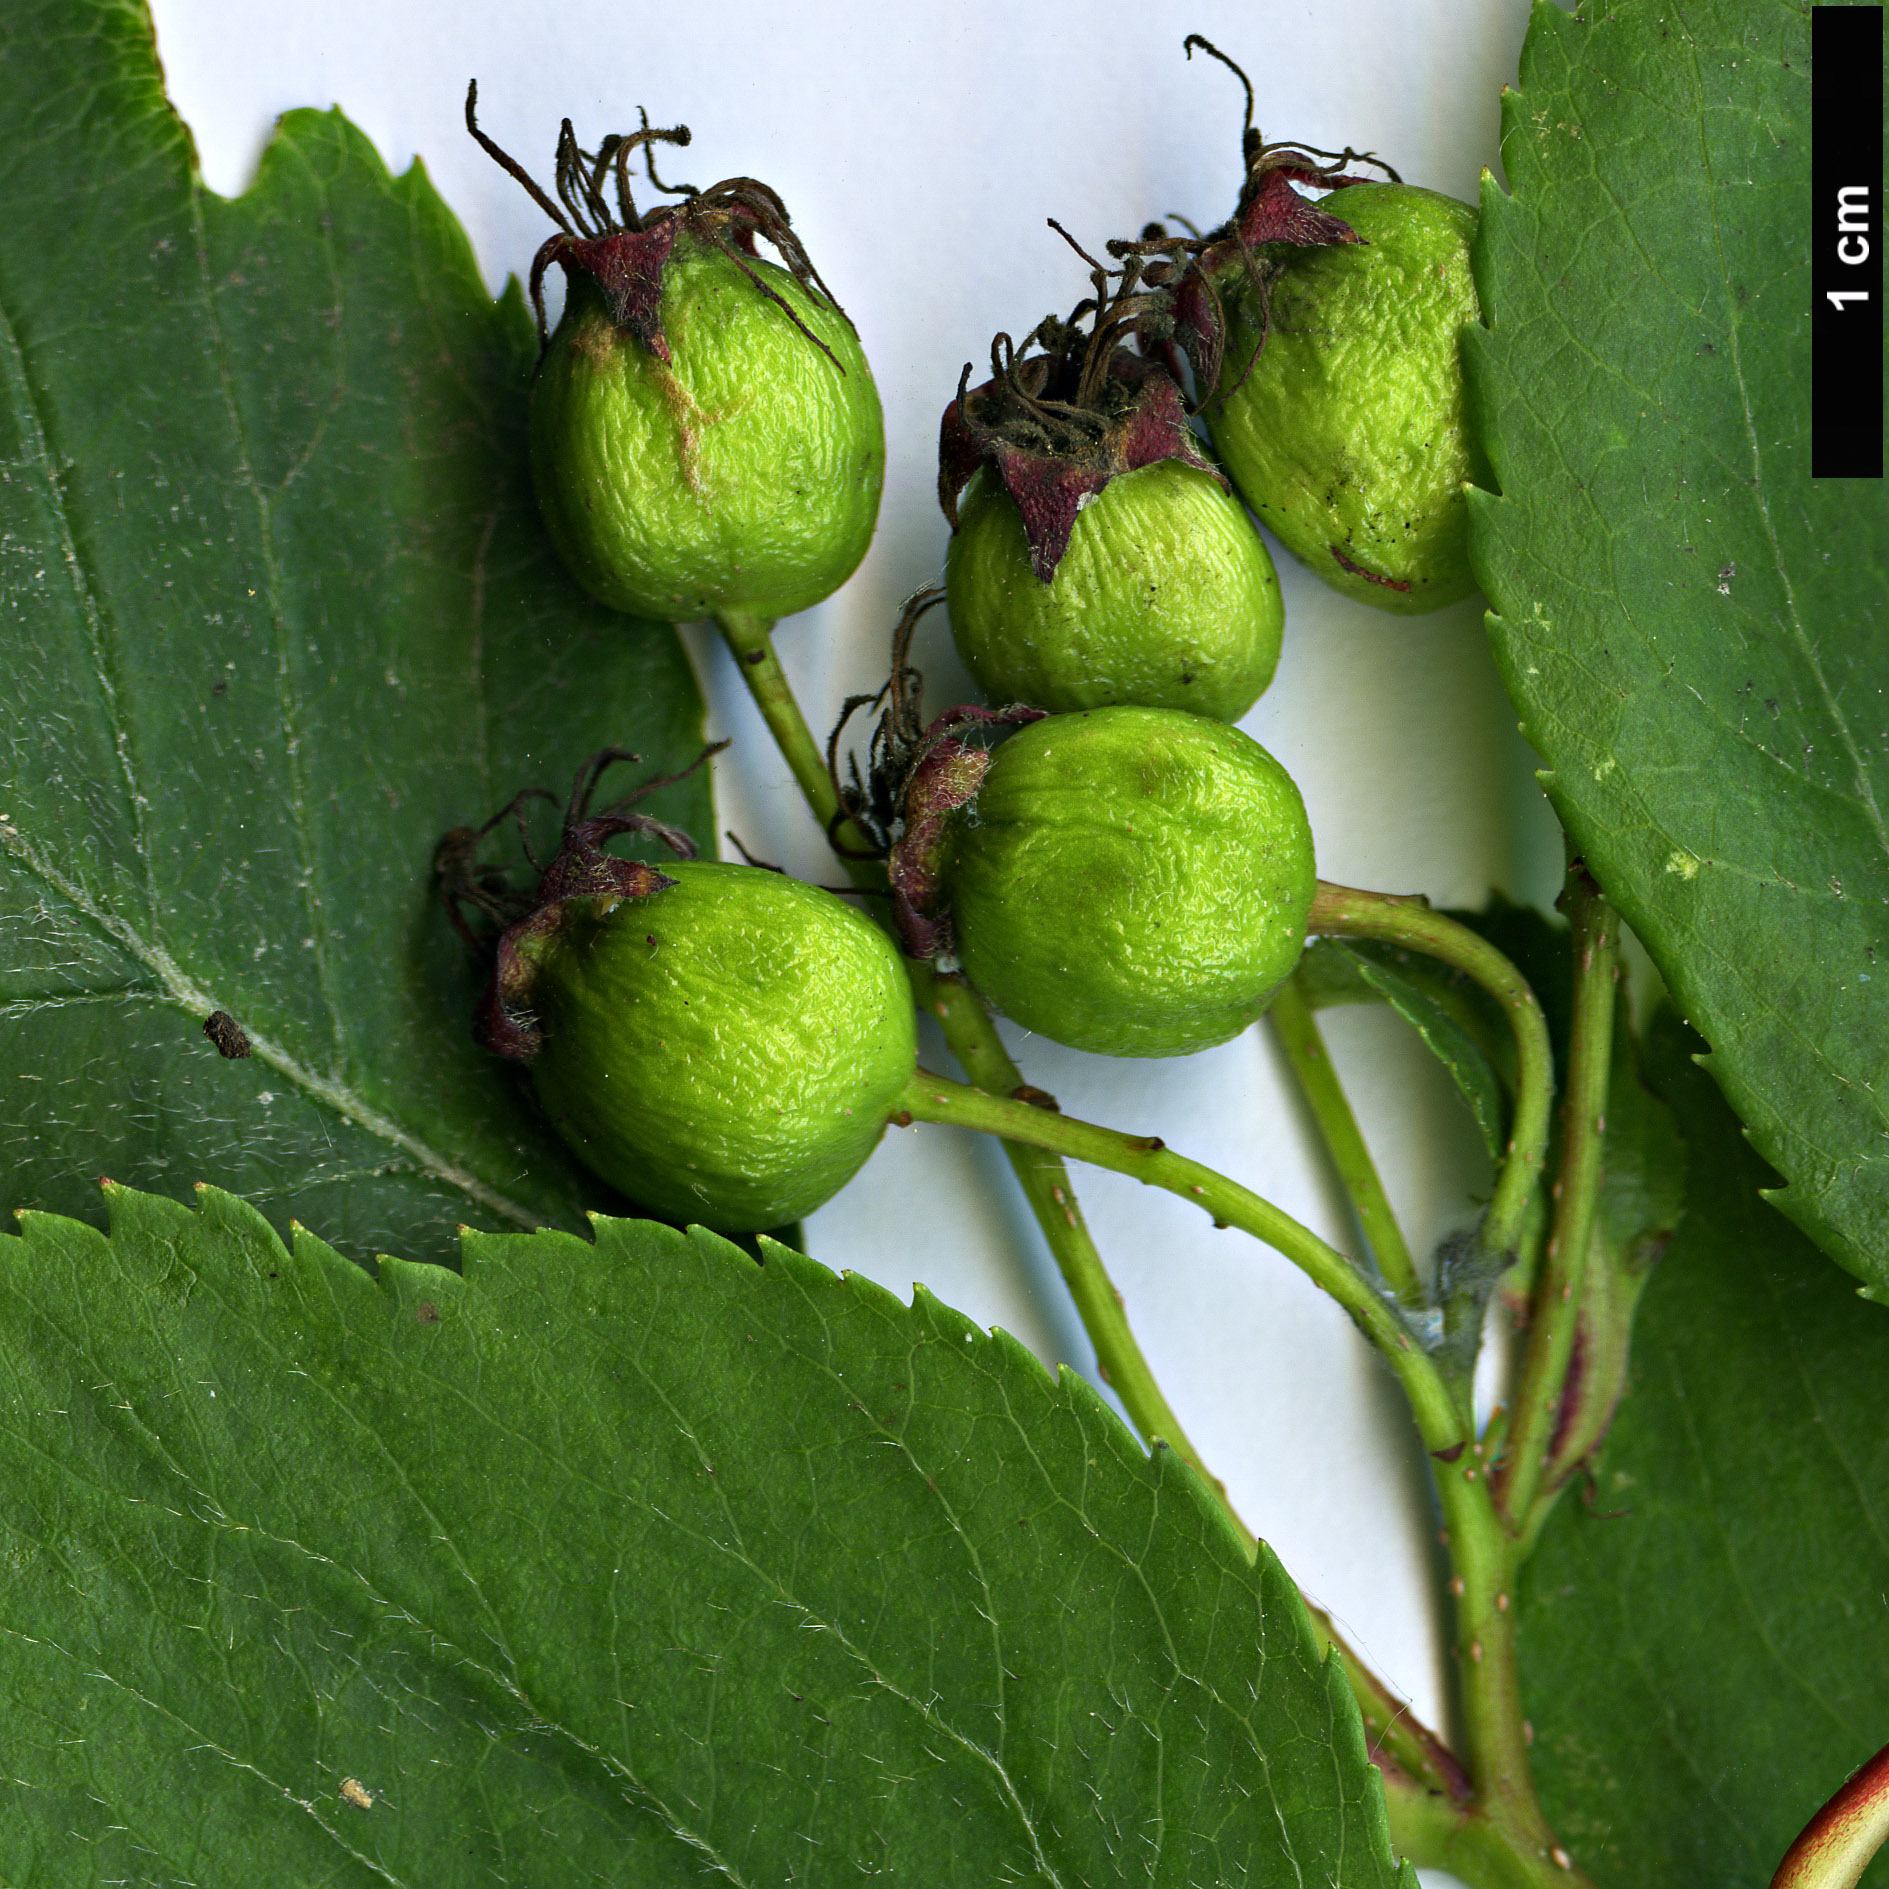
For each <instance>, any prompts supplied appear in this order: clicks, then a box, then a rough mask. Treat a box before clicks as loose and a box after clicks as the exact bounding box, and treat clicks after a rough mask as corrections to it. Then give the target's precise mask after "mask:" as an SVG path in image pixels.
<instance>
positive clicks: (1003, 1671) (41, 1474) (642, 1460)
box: [0, 1190, 1398, 1889]
mask: <svg viewBox="0 0 1889 1889" xmlns="http://www.w3.org/2000/svg"><path fill="white" fill-rule="evenodd" d="M111 1222H112V1229H111V1237H110V1238H109V1239H107V1238H106V1237H105V1236H104V1235H102V1234H100V1233H98V1232H96V1231H94V1230H93V1229H91V1228H89V1227H85V1226H82V1225H80V1224H78V1223H76V1222H73V1221H70V1220H64V1219H59V1218H54V1217H51V1216H41V1215H31V1216H28V1217H27V1219H26V1221H25V1223H24V1233H25V1237H24V1238H23V1239H21V1240H17V1241H14V1240H7V1241H4V1242H0V1452H3V1454H4V1461H3V1462H0V1484H3V1485H4V1486H5V1487H6V1489H7V1491H8V1500H7V1503H6V1505H5V1508H4V1510H3V1511H0V1628H3V1629H4V1631H0V1702H3V1704H0V1711H3V1712H4V1717H5V1720H6V1724H7V1762H6V1765H5V1767H4V1782H3V1783H0V1805H3V1806H4V1808H3V1809H0V1877H4V1879H5V1880H7V1881H8V1882H10V1883H15V1884H19V1885H22V1886H24V1885H27V1884H38V1883H44V1884H48V1885H51V1884H65V1883H69V1882H72V1881H75V1880H78V1879H79V1876H80V1874H81V1872H82V1873H83V1876H84V1879H85V1880H88V1881H104V1880H124V1879H132V1880H138V1881H146V1880H154V1879H155V1878H156V1876H158V1875H162V1876H163V1877H164V1878H165V1879H167V1880H189V1881H191V1882H194V1883H198V1884H200V1885H202V1886H203V1889H215V1886H216V1885H219V1884H229V1885H233V1886H240V1889H249V1885H252V1884H255V1883H282V1884H290V1883H293V1884H297V1885H301V1884H314V1883H333V1884H343V1883H349V1884H351V1883H356V1882H359V1883H363V1884H365V1883H368V1882H377V1883H388V1882H392V1883H408V1884H413V1885H416V1889H447V1886H449V1885H451V1884H455V1883H473V1882H479V1883H485V1882H490V1881H492V1880H494V1879H495V1878H496V1877H498V1876H500V1875H502V1876H503V1878H504V1880H506V1881H508V1882H512V1883H545V1884H556V1885H559V1889H564V1886H565V1885H569V1884H573V1883H579V1882H609V1883H617V1884H627V1883H636V1884H645V1883H650V1884H653V1883H667V1882H671V1881H673V1882H677V1883H685V1882H686V1883H693V1882H698V1881H700V1880H701V1879H702V1876H703V1874H704V1872H705V1871H706V1872H708V1873H711V1874H713V1873H715V1872H717V1871H719V1872H720V1874H721V1876H722V1877H723V1878H725V1879H726V1880H729V1881H732V1882H737V1883H747V1884H760V1883H776V1882H795V1883H801V1884H807V1885H816V1884H824V1883H831V1884H834V1885H841V1884H851V1883H853V1882H856V1881H857V1880H859V1878H860V1877H861V1876H862V1875H863V1876H887V1877H892V1878H894V1879H897V1880H900V1881H906V1882H915V1883H923V1884H925V1885H927V1889H951V1886H952V1885H963V1886H964V1889H972V1886H973V1885H974V1886H975V1889H987V1886H988V1885H989V1884H991V1883H1013V1882H1014V1883H1041V1884H1061V1885H1065V1886H1066V1889H1075V1886H1076V1885H1084V1886H1085V1889H1091V1886H1095V1885H1101V1884H1107V1883H1118V1882H1119V1883H1135V1882H1148V1883H1154V1882H1161V1883H1195V1882H1220V1883H1245V1884H1252V1885H1271V1884H1277V1885H1280V1886H1281V1889H1285V1885H1292V1886H1293V1889H1298V1886H1299V1885H1303V1884H1306V1883H1311V1882H1318V1883H1327V1882H1330V1883H1339V1882H1342V1883H1343V1884H1344V1885H1345V1886H1346V1889H1363V1886H1364V1885H1370V1884H1383V1885H1388V1884H1390V1883H1392V1882H1394V1881H1396V1880H1398V1872H1397V1869H1396V1867H1395V1866H1394V1864H1393V1863H1392V1862H1391V1860H1390V1858H1389V1855H1388V1851H1387V1849H1386V1834H1385V1824H1384V1812H1383V1804H1382V1798H1381V1795H1380V1793H1379V1788H1378V1784H1377V1779H1376V1774H1375V1772H1374V1771H1372V1770H1371V1768H1370V1767H1369V1765H1368V1763H1367V1761H1366V1758H1365V1751H1364V1743H1363V1735H1362V1731H1361V1728H1360V1726H1359V1723H1358V1719H1357V1715H1356V1711H1355V1708H1354V1706H1353V1704H1352V1701H1351V1698H1350V1695H1349V1692H1348V1690H1347V1688H1346V1687H1345V1684H1344V1681H1343V1677H1342V1674H1341V1673H1340V1672H1339V1670H1338V1668H1337V1666H1336V1665H1335V1664H1330V1665H1325V1666H1321V1664H1320V1662H1319V1659H1318V1657H1317V1653H1316V1650H1315V1646H1314V1642H1313V1639H1312V1635H1311V1629H1310V1623H1309V1620H1308V1618H1307V1616H1306V1614H1305V1611H1304V1608H1303V1606H1302V1604H1301V1603H1300V1601H1299V1599H1298V1596H1297V1592H1296V1590H1295V1589H1294V1588H1293V1586H1292V1584H1291V1583H1290V1581H1288V1580H1287V1579H1286V1577H1285V1576H1284V1575H1283V1574H1282V1573H1281V1572H1280V1570H1279V1568H1278V1565H1277V1563H1276V1562H1275V1561H1274V1560H1273V1558H1272V1556H1271V1555H1270V1554H1269V1553H1267V1552H1266V1551H1265V1550H1263V1549H1262V1550H1261V1553H1260V1558H1259V1561H1258V1563H1257V1565H1255V1564H1253V1563H1251V1562H1249V1561H1248V1560H1247V1558H1246V1555H1245V1552H1244V1550H1243V1548H1242V1546H1241V1544H1240V1542H1239V1541H1238V1539H1237V1538H1236V1536H1235V1535H1234V1533H1233V1531H1232V1529H1231V1526H1230V1525H1229V1524H1228V1523H1227V1521H1226V1519H1225V1517H1224V1515H1223V1514H1222V1512H1221V1510H1220V1509H1219V1507H1218V1505H1217V1503H1216V1502H1215V1501H1214V1500H1213V1499H1212V1498H1211V1497H1210V1496H1209V1495H1208V1494H1207V1493H1206V1491H1205V1490H1204V1488H1203V1485H1202V1484H1201V1483H1200V1482H1199V1480H1198V1479H1197V1478H1196V1477H1195V1476H1194V1475H1193V1473H1192V1472H1191V1471H1190V1470H1188V1469H1187V1468H1185V1466H1183V1465H1182V1464H1180V1463H1179V1462H1178V1460H1177V1459H1176V1458H1174V1457H1173V1456H1172V1455H1171V1454H1170V1453H1169V1452H1167V1451H1165V1450H1159V1451H1157V1452H1156V1453H1155V1454H1154V1456H1153V1457H1152V1458H1149V1457H1148V1456H1146V1455H1145V1454H1144V1453H1143V1451H1142V1450H1141V1448H1140V1446H1139V1445H1138V1444H1137V1443H1135V1442H1134V1440H1133V1439H1132V1438H1131V1437H1130V1436H1129V1435H1128V1433H1127V1431H1126V1430H1125V1429H1123V1427H1122V1426H1121V1424H1120V1423H1119V1422H1118V1421H1117V1420H1116V1419H1115V1418H1114V1417H1113V1416H1112V1415H1110V1414H1109V1413H1108V1412H1107V1411H1106V1410H1105V1408H1104V1407H1103V1406H1102V1404H1101V1403H1100V1401H1099V1400H1098V1398H1097V1397H1096V1396H1095V1394H1094V1393H1093V1392H1091V1391H1090V1390H1089V1389H1088V1388H1087V1387H1086V1386H1085V1385H1084V1384H1083V1383H1082V1382H1081V1381H1080V1380H1078V1379H1076V1378H1074V1377H1073V1376H1070V1375H1068V1374H1064V1375H1063V1376H1062V1377H1061V1378H1060V1379H1058V1380H1053V1379H1051V1378H1050V1377H1049V1375H1048V1374H1047V1373H1046V1372H1045V1371H1044V1370H1043V1369H1042V1367H1041V1366H1040V1365H1038V1364H1037V1363H1036V1362H1035V1360H1034V1359H1032V1358H1031V1357H1030V1356H1029V1354H1028V1353H1026V1352H1025V1351H1024V1350H1023V1348H1022V1347H1021V1346H1020V1345H1018V1344H1017V1343H1016V1342H1015V1341H1014V1340H1012V1339H1010V1338H1009V1337H1007V1336H1005V1335H1003V1334H1001V1333H1000V1334H997V1335H994V1336H986V1335H985V1334H983V1333H980V1332H978V1331H976V1330H974V1329H973V1328H972V1327H971V1326H970V1325H969V1324H968V1323H967V1322H966V1321H965V1320H964V1319H963V1318H961V1317H960V1316H959V1315H958V1314H956V1313H954V1312H952V1311H950V1310H948V1309H947V1308H946V1307H944V1306H942V1305H940V1304H938V1303H937V1302H936V1301H935V1300H932V1299H929V1298H927V1297H925V1296H924V1295H923V1294H921V1295H920V1297H919V1299H918V1301H917V1303H916V1304H915V1305H914V1306H912V1307H910V1308H908V1307H905V1306H903V1305H901V1304H899V1303H898V1302H897V1301H896V1300H894V1299H892V1298H891V1297H889V1296H888V1295H887V1294H886V1293H884V1292H883V1291H881V1290H880V1289H879V1288H878V1287H877V1286H874V1285H872V1284H870V1283H869V1282H867V1281H865V1280H862V1279H860V1278H858V1277H856V1276H848V1277H836V1276H835V1275H833V1274H831V1273H829V1272H827V1271H826V1270H825V1269H824V1268H822V1267H820V1266H818V1265H816V1264H815V1263H813V1262H812V1261H810V1260H806V1259H804V1258H802V1257H800V1256H799V1255H798V1254H794V1253H792V1252H790V1251H788V1250H787V1249H786V1248H784V1247H770V1248H769V1249H768V1254H767V1262H766V1264H765V1266H757V1265H756V1264H754V1263H753V1261H751V1260H749V1259H748V1258H746V1257H745V1256H743V1255H742V1254H741V1253H740V1252H739V1251H737V1250H736V1249H735V1248H734V1247H732V1246H730V1245H729V1244H728V1243H726V1242H725V1241H721V1240H718V1239H717V1238H715V1236H713V1235H712V1234H707V1233H703V1232H700V1231H699V1230H698V1231H697V1232H696V1233H694V1234H693V1235H684V1234H681V1233H677V1232H674V1231H671V1230H670V1229H667V1228H663V1227H659V1226H655V1225H652V1224H650V1223H648V1222H619V1221H603V1222H599V1223H598V1227H597V1234H598V1237H597V1243H596V1244H595V1245H591V1244H587V1243H586V1242H584V1241H581V1240H578V1239H575V1238H573V1237H571V1236H569V1235H566V1234H561V1233H548V1232H547V1233H540V1234H537V1235H479V1234H473V1235H469V1236H468V1240H467V1252H466V1265H465V1271H464V1275H463V1277H462V1276H461V1275H459V1274H456V1273H452V1272H448V1271H446V1270H444V1269H440V1268H434V1267H427V1266H417V1265H410V1264H405V1263H400V1262H394V1261H389V1262H387V1263H386V1265H385V1267H384V1269H383V1273H382V1276H381V1279H380V1281H379V1282H378V1283H375V1282H374V1281H372V1280H370V1279H369V1278H368V1277H367V1276H366V1275H365V1274H364V1273H363V1272H361V1271H359V1270H358V1269H357V1268H355V1267H354V1266H352V1265H351V1264H349V1263H348V1262H346V1261H344V1260H342V1259H340V1258H339V1257H338V1256H337V1255H335V1254H334V1253H333V1252H332V1251H331V1250H330V1249H328V1248H326V1247H324V1246H323V1245H322V1244H321V1243H320V1242H318V1241H316V1240H315V1239H313V1238H312V1237H311V1236H308V1235H306V1234H303V1235H300V1236H299V1237H298V1239H297V1242H296V1245H295V1248H294V1251H293V1254H292V1255H291V1254H290V1253H289V1252H286V1251H285V1250H284V1249H283V1247H282V1246H281V1244H280V1242H279V1241H278V1240H277V1239H276V1238H275V1236H274V1235H273V1233H272V1232H271V1231H270V1230H269V1228H268V1227H267V1226H266V1224H265V1223H264V1222H263V1220H262V1219H261V1217H260V1216H259V1215H258V1214H257V1213H256V1212H255V1211H254V1209H253V1208H250V1207H248V1206H247V1205H245V1204H244V1203H242V1202H240V1201H238V1200H235V1199H233V1198H231V1197H229V1196H226V1195H223V1194H220V1193H217V1192H215V1191H213V1190H206V1191H205V1194H204V1196H203V1201H202V1208H201V1212H200V1213H199V1214H192V1213H190V1212H188V1211H187V1210H185V1209H184V1208H182V1207H180V1206H177V1205H175V1204H173V1203H171V1202H168V1201H164V1200H161V1199H158V1198H156V1197H153V1196H148V1195H138V1194H133V1193H130V1192H128V1191H126V1190H117V1191H115V1192H114V1193H113V1195H112V1198H111ZM363 1797H366V1798H369V1799H371V1805H370V1804H363V1803H362V1802H361V1799H362V1798H363ZM209 1806H214V1815H206V1807H209Z"/></svg>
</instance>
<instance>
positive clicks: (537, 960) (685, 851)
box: [473, 814, 695, 1063]
mask: <svg viewBox="0 0 1889 1889" xmlns="http://www.w3.org/2000/svg"><path fill="white" fill-rule="evenodd" d="M618 833H654V834H655V835H656V836H657V837H658V838H660V839H662V840H664V841H665V842H666V843H667V844H668V845H669V846H670V847H671V848H672V849H673V850H675V851H676V852H677V853H678V854H679V855H680V856H681V857H682V858H685V859H692V858H693V857H694V856H695V845H694V842H693V841H692V840H690V839H689V838H688V836H687V835H686V834H683V833H679V832H678V831H677V830H676V829H675V828H674V827H668V826H664V825H663V824H662V823H661V822H660V821H656V820H651V819H649V818H647V817H646V816H645V815H642V814H599V815H598V816H597V817H596V818H594V819H590V820H583V821H579V822H577V823H576V824H575V825H573V826H570V827H568V828H567V829H566V830H565V835H564V850H563V851H562V852H561V853H559V854H558V856H557V858H556V859H554V860H553V861H552V862H551V866H550V870H549V871H547V872H546V873H545V875H544V877H543V879H542V880H540V881H539V884H538V906H537V909H536V910H535V911H534V912H532V913H531V915H530V916H529V917H527V918H521V919H520V920H519V921H518V922H517V924H515V925H512V926H510V927H508V928H507V929H506V931H505V932H504V933H503V934H502V935H501V937H500V938H499V941H498V960H497V962H496V964H495V965H494V966H493V970H492V981H491V983H490V984H488V985H487V986H486V991H485V995H484V996H483V997H482V998H481V999H480V1001H479V1009H478V1013H477V1015H476V1017H475V1018H474V1021H473V1036H474V1037H475V1038H476V1040H477V1041H478V1042H479V1043H481V1044H482V1045H483V1046H484V1047H485V1048H487V1049H489V1050H493V1051H495V1052H496V1053H497V1054H499V1055H500V1056H505V1057H509V1058H510V1059H511V1060H512V1061H513V1062H517V1063H529V1062H530V1061H532V1060H533V1058H535V1057H536V1055H537V1054H538V1051H539V1049H540V1048H541V1047H542V1045H543V1042H544V1037H543V1033H542V1032H541V1031H540V1030H539V1028H538V1024H537V1019H536V1018H535V1017H534V1016H533V1014H532V1000H531V997H532V986H533V985H534V984H535V983H536V982H537V978H538V972H539V968H540V966H541V965H542V963H543V961H544V957H545V953H546V950H547V948H548V947H549V945H550V944H551V942H552V940H553V939H554V938H556V936H557V935H558V933H559V932H560V931H562V930H563V929H564V928H565V927H566V926H567V925H568V924H570V923H571V922H572V920H573V919H575V918H576V917H577V916H578V915H579V914H578V908H579V906H580V904H581V903H582V902H583V901H586V900H589V899H597V898H607V899H647V898H653V897H654V896H655V895H656V894H657V893H658V892H662V891H666V890H667V889H668V888H669V887H670V886H672V885H674V884H675V883H676V881H675V880H674V879H672V878H670V877H669V875H668V874H667V873H665V872H661V871H659V870H658V869H657V868H656V867H654V866H648V865H645V864H643V862H642V861H641V860H635V859H618V858H616V857H615V856H614V855H613V854H610V853H606V852H605V851H604V850H603V843H604V841H605V840H607V839H610V838H612V837H613V836H614V835H616V834H618ZM678 841H679V842H680V844H679V845H678V844H677V842H678Z"/></svg>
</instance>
